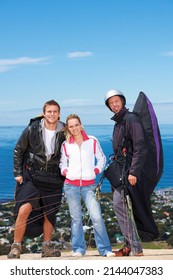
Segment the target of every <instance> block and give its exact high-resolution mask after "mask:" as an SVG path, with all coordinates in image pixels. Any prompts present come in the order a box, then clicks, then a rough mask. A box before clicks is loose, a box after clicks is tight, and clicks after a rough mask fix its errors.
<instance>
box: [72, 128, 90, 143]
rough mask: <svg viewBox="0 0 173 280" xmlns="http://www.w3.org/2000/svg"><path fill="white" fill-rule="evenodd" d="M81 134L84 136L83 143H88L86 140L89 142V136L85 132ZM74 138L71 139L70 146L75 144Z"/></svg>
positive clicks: (82, 131)
mask: <svg viewBox="0 0 173 280" xmlns="http://www.w3.org/2000/svg"><path fill="white" fill-rule="evenodd" d="M81 133H82V136H83V141H86V140H89V137H88V135H87V134H86V133H85V131H84V130H81ZM74 142H75V141H74V137H73V136H70V139H69V143H70V144H74Z"/></svg>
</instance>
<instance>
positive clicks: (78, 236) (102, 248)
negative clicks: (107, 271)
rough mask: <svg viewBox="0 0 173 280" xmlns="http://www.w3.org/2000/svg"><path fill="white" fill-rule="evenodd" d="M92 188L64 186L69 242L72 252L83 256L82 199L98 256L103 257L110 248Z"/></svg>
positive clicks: (92, 186)
mask: <svg viewBox="0 0 173 280" xmlns="http://www.w3.org/2000/svg"><path fill="white" fill-rule="evenodd" d="M94 188H95V186H94V185H90V186H87V187H76V186H73V185H69V184H65V185H64V191H65V195H66V198H67V202H68V206H69V210H70V216H71V241H72V247H73V252H80V253H81V254H83V255H84V254H85V252H86V242H85V240H84V232H83V224H82V206H81V197H82V198H83V200H84V202H85V204H86V207H87V209H88V212H89V216H90V218H91V221H92V223H93V228H94V236H95V242H96V246H97V249H98V251H99V253H100V255H101V256H104V255H106V253H107V252H112V248H111V245H110V241H109V238H108V234H107V230H106V227H105V223H104V221H103V218H102V214H101V208H100V204H99V202H98V201H97V200H96V198H95V193H94Z"/></svg>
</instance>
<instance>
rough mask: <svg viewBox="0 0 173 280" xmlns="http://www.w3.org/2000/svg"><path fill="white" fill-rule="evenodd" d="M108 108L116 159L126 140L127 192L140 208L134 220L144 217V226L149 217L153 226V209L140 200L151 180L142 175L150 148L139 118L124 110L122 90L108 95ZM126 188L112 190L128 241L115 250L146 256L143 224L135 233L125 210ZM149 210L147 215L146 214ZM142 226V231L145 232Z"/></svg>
mask: <svg viewBox="0 0 173 280" xmlns="http://www.w3.org/2000/svg"><path fill="white" fill-rule="evenodd" d="M105 105H106V106H107V107H108V108H109V109H110V110H111V111H112V112H113V113H114V116H113V117H112V118H111V119H112V120H113V121H115V122H116V124H115V127H114V132H113V150H114V154H115V157H116V156H117V154H118V150H119V147H120V145H121V144H122V142H123V139H124V137H125V139H126V140H125V143H126V145H125V147H126V167H127V169H126V171H127V174H128V175H127V183H126V185H127V186H126V189H127V190H128V192H129V193H130V196H132V197H133V199H137V205H138V206H137V207H136V205H135V207H136V208H135V209H134V207H133V212H134V216H135V221H136V219H138V217H139V220H138V222H139V223H138V225H139V224H140V222H141V221H140V218H141V217H142V218H144V223H145V220H147V219H148V217H149V219H150V218H151V224H154V221H153V220H152V219H153V218H152V215H151V213H150V207H148V206H149V203H150V202H149V201H142V199H143V200H145V198H144V197H143V198H141V194H140V189H141V188H146V187H147V184H148V181H147V179H146V178H145V177H146V176H144V175H143V174H142V169H143V166H144V163H145V160H146V157H147V146H146V141H145V137H144V130H143V127H142V124H141V122H140V118H139V117H138V116H137V115H136V114H134V113H131V112H129V111H128V109H127V108H126V107H125V105H126V98H125V96H124V94H123V93H122V92H121V91H119V90H116V89H111V90H109V91H108V92H107V93H106V95H105ZM123 188H124V186H122V185H121V186H120V187H116V186H114V188H112V189H113V207H114V211H115V214H116V217H117V221H118V224H119V227H120V229H121V232H122V234H123V236H124V240H125V245H124V247H123V248H122V249H120V250H118V251H114V253H115V255H116V256H129V255H130V254H131V255H134V256H143V250H142V246H141V242H140V238H139V235H138V233H139V228H140V225H139V228H138V226H137V228H138V231H137V230H136V231H135V230H134V228H135V229H136V224H135V221H134V222H132V220H131V219H130V217H129V215H128V211H127V207H125V206H126V200H125V196H124V189H123ZM133 206H134V205H133ZM125 209H126V210H125ZM143 210H144V211H143ZM147 211H148V215H147V214H146V213H147ZM136 214H137V215H136ZM150 216H151V217H150ZM149 219H148V220H149ZM147 222H149V221H147ZM142 226H143V225H142ZM142 226H141V228H142V229H143V227H142ZM154 226H155V224H154Z"/></svg>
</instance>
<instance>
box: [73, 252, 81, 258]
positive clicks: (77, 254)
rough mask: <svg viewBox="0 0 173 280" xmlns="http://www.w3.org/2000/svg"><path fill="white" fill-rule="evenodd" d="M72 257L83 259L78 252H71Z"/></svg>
mask: <svg viewBox="0 0 173 280" xmlns="http://www.w3.org/2000/svg"><path fill="white" fill-rule="evenodd" d="M72 257H83V255H82V253H80V252H73V253H72Z"/></svg>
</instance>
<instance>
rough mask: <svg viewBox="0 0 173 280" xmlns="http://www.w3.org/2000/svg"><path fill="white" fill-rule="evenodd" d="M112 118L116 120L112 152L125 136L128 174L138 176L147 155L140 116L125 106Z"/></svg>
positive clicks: (120, 144) (116, 149)
mask: <svg viewBox="0 0 173 280" xmlns="http://www.w3.org/2000/svg"><path fill="white" fill-rule="evenodd" d="M112 120H114V121H116V125H115V127H114V132H113V150H114V153H115V155H116V154H117V151H118V148H119V147H120V146H122V145H123V139H124V137H125V144H126V149H127V163H128V168H129V174H131V175H134V176H136V177H137V178H139V177H140V174H141V171H142V170H143V166H144V164H145V160H146V157H147V147H146V141H145V135H144V131H143V127H142V124H141V121H140V118H139V117H138V116H137V115H136V114H134V113H130V112H129V111H128V110H127V109H126V108H125V109H123V110H122V111H121V112H120V114H119V115H118V116H116V115H115V116H114V117H113V118H112Z"/></svg>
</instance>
